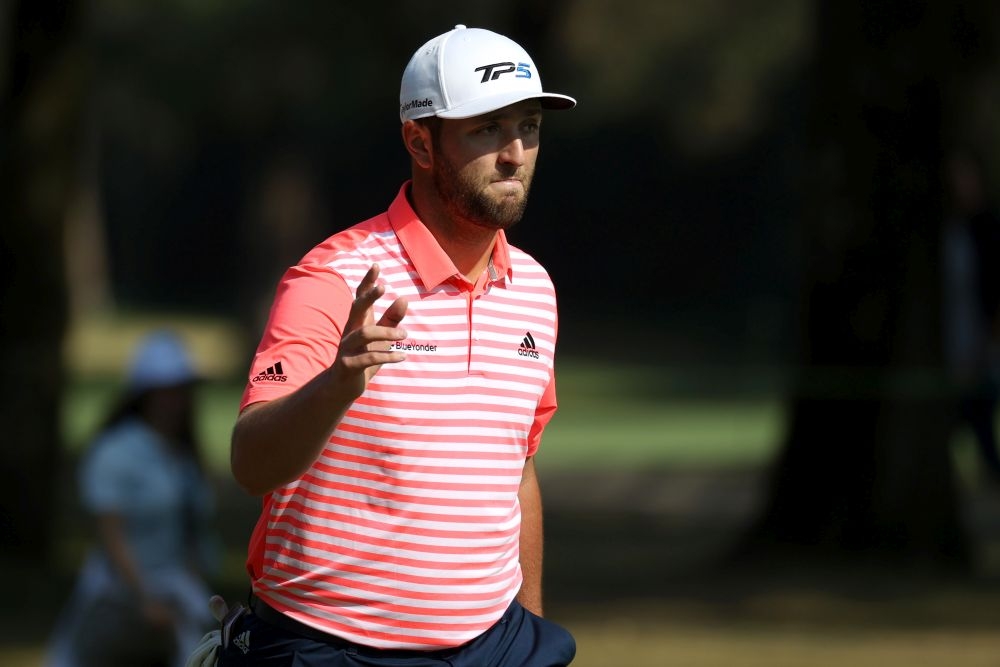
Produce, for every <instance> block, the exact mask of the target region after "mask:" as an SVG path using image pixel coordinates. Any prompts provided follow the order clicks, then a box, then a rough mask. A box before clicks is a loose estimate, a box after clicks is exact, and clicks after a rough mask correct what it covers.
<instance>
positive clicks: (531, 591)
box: [517, 459, 544, 616]
mask: <svg viewBox="0 0 1000 667" xmlns="http://www.w3.org/2000/svg"><path fill="white" fill-rule="evenodd" d="M518 501H519V502H520V505H521V543H520V562H521V575H522V577H523V582H522V583H521V590H520V591H519V592H518V594H517V601H518V602H520V603H521V606H523V607H524V608H525V609H527V610H528V611H530V612H532V613H534V614H537V615H538V616H541V615H542V543H543V533H544V531H543V529H542V494H541V490H540V489H539V486H538V478H537V477H536V476H535V464H534V460H533V459H528V460H527V462H525V465H524V473H523V476H522V478H521V487H520V489H519V490H518Z"/></svg>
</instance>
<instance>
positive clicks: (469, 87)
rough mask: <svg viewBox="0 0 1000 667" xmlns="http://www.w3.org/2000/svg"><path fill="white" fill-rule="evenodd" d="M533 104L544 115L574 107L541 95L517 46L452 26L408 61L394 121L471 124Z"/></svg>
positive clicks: (556, 97)
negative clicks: (522, 104) (490, 114)
mask: <svg viewBox="0 0 1000 667" xmlns="http://www.w3.org/2000/svg"><path fill="white" fill-rule="evenodd" d="M536 98H537V99H539V100H540V101H541V104H542V108H544V109H570V108H572V107H574V106H576V100H574V99H573V98H572V97H568V96H566V95H558V94H555V93H544V92H542V80H541V77H539V75H538V70H537V69H536V68H535V63H534V62H532V60H531V56H529V55H528V52H527V51H525V50H524V49H523V48H521V46H520V45H518V44H517V42H514V41H513V40H511V39H508V38H507V37H504V36H503V35H498V34H497V33H495V32H491V31H489V30H483V29H481V28H466V27H465V26H464V25H457V26H455V29H454V30H450V31H448V32H446V33H444V34H443V35H438V36H437V37H435V38H434V39H432V40H430V41H429V42H427V43H426V44H424V45H423V46H421V47H420V48H419V49H417V52H416V53H414V54H413V57H412V58H410V62H409V64H407V66H406V69H405V70H403V82H402V85H401V86H400V89H399V120H400V121H402V122H406V121H408V120H413V119H415V118H425V117H427V116H439V117H440V118H471V117H472V116H478V115H480V114H484V113H488V112H490V111H495V110H497V109H500V108H502V107H505V106H507V105H508V104H514V103H515V102H521V101H523V100H528V99H536Z"/></svg>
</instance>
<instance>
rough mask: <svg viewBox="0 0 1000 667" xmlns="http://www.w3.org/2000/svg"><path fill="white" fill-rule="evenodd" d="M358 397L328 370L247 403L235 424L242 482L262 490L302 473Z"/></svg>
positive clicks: (235, 457) (234, 454)
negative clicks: (265, 398) (286, 391)
mask: <svg viewBox="0 0 1000 667" xmlns="http://www.w3.org/2000/svg"><path fill="white" fill-rule="evenodd" d="M354 398H355V396H354V394H353V393H352V392H351V391H350V390H349V389H348V388H346V387H344V386H342V385H341V384H338V383H337V382H336V380H335V379H334V377H333V373H332V372H331V371H330V370H327V371H324V372H323V373H320V374H319V375H317V376H316V377H315V378H313V379H312V380H311V381H310V382H309V383H307V384H306V385H304V386H303V387H301V388H299V389H298V390H296V391H295V392H293V393H291V394H289V395H287V396H283V397H282V398H279V399H275V400H273V401H268V402H266V403H256V404H254V405H251V406H248V407H247V408H246V409H245V410H244V411H243V413H242V414H241V415H240V417H239V418H238V419H237V421H236V425H235V427H234V428H233V435H232V445H231V450H230V467H231V469H232V472H233V477H234V478H235V479H236V481H237V483H238V484H239V485H240V486H241V487H243V489H245V490H246V491H247V492H249V493H251V494H253V495H263V494H265V493H268V492H270V491H273V490H274V489H276V488H278V487H279V486H282V485H283V484H287V483H288V482H291V481H293V480H295V479H297V478H298V477H300V476H301V475H302V474H303V473H304V472H305V471H306V470H308V469H309V467H310V466H311V465H312V464H313V462H314V461H315V460H316V459H317V458H318V457H319V455H320V453H321V452H322V451H323V447H324V446H325V445H326V443H327V441H328V440H329V438H330V434H331V433H333V430H334V429H335V428H336V426H337V424H338V423H339V422H340V420H341V418H342V417H343V416H344V414H345V413H346V412H347V409H348V408H349V407H350V405H351V403H352V402H353V401H354Z"/></svg>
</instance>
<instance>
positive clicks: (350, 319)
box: [344, 264, 385, 331]
mask: <svg viewBox="0 0 1000 667" xmlns="http://www.w3.org/2000/svg"><path fill="white" fill-rule="evenodd" d="M378 274H379V266H378V264H372V266H371V268H370V269H368V272H367V273H365V277H364V278H362V279H361V283H360V284H359V285H358V290H357V292H355V298H354V302H353V303H352V304H351V312H350V314H349V315H348V316H347V324H346V326H345V328H344V329H345V331H351V330H353V329H357V328H359V327H362V326H364V325H365V324H368V323H370V322H371V320H372V314H371V308H372V306H373V305H375V302H376V301H378V299H379V297H381V296H382V295H383V294H384V293H385V288H384V287H382V286H381V285H379V284H378Z"/></svg>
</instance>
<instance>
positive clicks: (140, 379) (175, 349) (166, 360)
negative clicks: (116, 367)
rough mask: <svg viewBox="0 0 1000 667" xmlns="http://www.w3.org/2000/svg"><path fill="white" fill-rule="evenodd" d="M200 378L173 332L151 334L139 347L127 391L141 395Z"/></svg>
mask: <svg viewBox="0 0 1000 667" xmlns="http://www.w3.org/2000/svg"><path fill="white" fill-rule="evenodd" d="M199 379H200V376H199V375H198V374H197V373H196V372H195V369H194V364H193V363H192V361H191V357H190V356H189V355H188V351H187V348H185V347H184V344H183V343H182V342H181V340H180V338H178V337H177V336H176V335H174V334H172V333H170V332H169V331H156V332H154V333H151V334H149V335H147V336H146V337H145V338H144V339H143V340H142V341H141V342H140V343H139V345H138V347H137V348H136V351H135V353H134V354H133V356H132V364H131V366H130V367H129V370H128V378H127V388H128V391H130V392H131V393H134V394H138V393H141V392H144V391H147V390H149V389H159V388H163V387H173V386H176V385H181V384H186V383H188V382H195V381H197V380H199Z"/></svg>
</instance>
